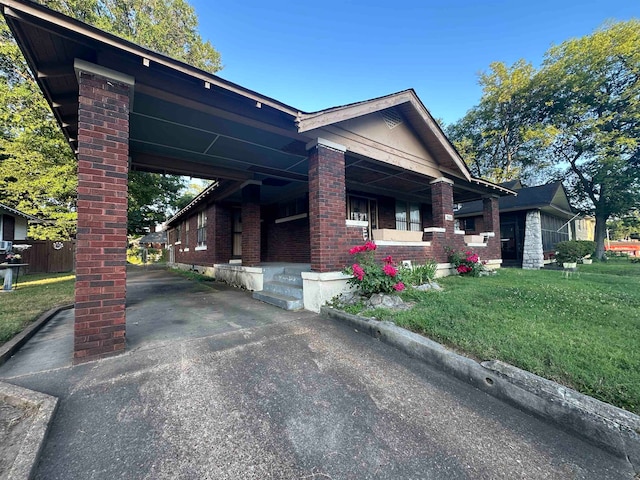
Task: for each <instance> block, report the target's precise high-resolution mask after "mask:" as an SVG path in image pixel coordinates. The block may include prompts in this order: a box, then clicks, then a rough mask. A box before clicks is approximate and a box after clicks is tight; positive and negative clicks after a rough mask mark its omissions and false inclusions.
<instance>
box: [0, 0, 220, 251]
mask: <svg viewBox="0 0 640 480" xmlns="http://www.w3.org/2000/svg"><path fill="white" fill-rule="evenodd" d="M40 3H42V4H44V5H46V6H48V7H50V8H53V9H55V10H58V11H60V12H62V13H64V14H66V15H69V16H72V17H75V18H78V19H79V20H82V21H84V22H87V23H90V24H93V25H95V26H97V27H98V28H102V29H104V30H107V31H110V32H112V33H115V34H116V35H119V36H121V37H125V38H127V39H130V40H132V41H134V42H136V43H139V44H141V45H144V46H146V47H149V48H151V49H154V50H156V51H159V52H162V53H165V54H167V55H169V56H172V57H174V58H177V59H180V60H183V61H185V62H187V63H190V64H192V65H194V66H196V67H199V68H202V69H204V70H208V71H210V72H216V71H217V70H219V69H220V68H221V64H220V55H219V53H218V52H217V51H216V50H215V48H214V47H213V46H212V45H211V44H210V42H208V41H207V42H205V41H203V40H202V38H201V37H200V35H199V34H198V30H197V27H198V20H197V16H196V14H195V11H194V9H193V7H191V6H190V5H189V4H188V3H187V2H185V1H184V0H41V2H40ZM0 98H2V102H0V198H2V202H3V203H5V204H8V205H9V206H12V207H14V208H18V209H19V210H21V211H24V212H26V213H29V214H32V215H36V216H38V217H40V218H45V219H48V220H50V223H48V224H45V225H37V226H34V227H31V229H30V231H29V234H30V235H31V236H32V237H33V238H52V239H63V238H69V237H70V236H73V235H74V234H75V230H76V188H77V175H76V160H75V157H74V156H73V153H72V152H71V150H70V149H69V147H68V144H67V142H66V140H65V138H64V136H63V135H62V132H61V131H60V128H59V127H58V125H57V123H56V121H55V119H54V117H53V115H52V113H51V111H50V110H49V107H48V105H47V102H46V101H45V100H44V97H43V96H42V94H41V92H40V90H39V88H38V86H37V84H36V83H35V81H34V79H33V77H32V75H31V72H30V71H29V69H28V67H27V64H26V62H25V61H24V59H23V57H22V54H21V52H20V50H19V48H18V46H17V45H16V43H15V42H14V40H13V38H12V36H11V33H10V31H9V29H8V27H7V25H6V23H5V22H4V20H3V19H0ZM181 187H182V182H181V180H179V179H169V178H168V177H162V176H157V175H152V174H148V173H142V172H132V173H131V184H130V199H129V201H130V208H129V217H130V224H131V229H132V231H134V232H137V231H140V229H141V228H144V226H148V224H149V222H151V221H152V219H154V220H157V219H160V217H161V214H160V209H161V207H162V206H167V205H169V204H170V202H171V201H174V200H175V199H176V197H177V192H178V191H179V190H180V188H181ZM154 189H156V190H155V191H154ZM146 202H149V203H148V205H147V203H146ZM161 220H164V217H162V219H161ZM161 220H160V221H161Z"/></svg>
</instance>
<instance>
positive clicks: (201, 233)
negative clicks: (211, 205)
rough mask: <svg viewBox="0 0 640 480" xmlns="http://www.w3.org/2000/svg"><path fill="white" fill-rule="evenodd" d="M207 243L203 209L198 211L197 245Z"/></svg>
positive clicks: (205, 217) (201, 245)
mask: <svg viewBox="0 0 640 480" xmlns="http://www.w3.org/2000/svg"><path fill="white" fill-rule="evenodd" d="M206 244H207V212H206V210H203V211H202V212H199V213H198V246H199V247H204V246H205V245H206Z"/></svg>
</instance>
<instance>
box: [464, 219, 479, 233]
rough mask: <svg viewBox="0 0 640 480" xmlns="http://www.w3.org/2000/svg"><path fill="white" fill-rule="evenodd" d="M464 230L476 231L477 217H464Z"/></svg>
mask: <svg viewBox="0 0 640 480" xmlns="http://www.w3.org/2000/svg"><path fill="white" fill-rule="evenodd" d="M461 226H462V230H464V231H465V232H475V231H476V219H475V218H463V219H462V222H461Z"/></svg>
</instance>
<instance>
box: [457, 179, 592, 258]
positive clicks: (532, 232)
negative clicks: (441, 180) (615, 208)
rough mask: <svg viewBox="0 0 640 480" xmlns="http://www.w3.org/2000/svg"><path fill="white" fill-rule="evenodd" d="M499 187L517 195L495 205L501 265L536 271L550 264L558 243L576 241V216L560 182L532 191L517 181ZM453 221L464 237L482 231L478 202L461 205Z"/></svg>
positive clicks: (541, 186)
mask: <svg viewBox="0 0 640 480" xmlns="http://www.w3.org/2000/svg"><path fill="white" fill-rule="evenodd" d="M501 185H502V186H503V187H505V188H509V189H511V190H514V191H515V192H516V193H517V196H515V197H512V196H509V197H502V198H500V201H499V203H500V237H501V238H500V240H501V243H502V248H501V250H502V260H503V264H504V265H511V266H521V267H522V268H533V269H535V268H540V267H542V266H543V265H544V264H545V262H548V261H550V259H551V257H552V256H553V254H554V252H555V245H556V244H557V243H558V242H561V241H563V240H571V239H575V237H576V235H575V227H574V226H573V225H572V223H573V221H574V219H576V218H577V216H576V214H575V212H573V210H572V208H571V205H570V204H569V200H568V198H567V194H566V192H565V190H564V187H563V186H562V183H561V182H554V183H549V184H547V185H540V186H536V187H523V186H522V184H521V183H520V182H519V181H512V182H506V183H503V184H501ZM456 220H457V224H458V228H459V229H460V230H463V231H465V232H466V233H467V234H469V233H471V234H473V233H476V232H478V231H482V230H483V229H484V227H483V223H482V222H483V219H482V204H481V202H478V201H476V202H471V203H465V204H463V205H462V207H461V208H460V209H459V210H458V211H457V212H456ZM587 225H588V223H586V222H585V223H584V224H583V225H582V226H583V227H584V228H585V229H586V228H587ZM589 228H591V227H589ZM585 231H586V230H585ZM591 235H593V233H591Z"/></svg>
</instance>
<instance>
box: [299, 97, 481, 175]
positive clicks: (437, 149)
mask: <svg viewBox="0 0 640 480" xmlns="http://www.w3.org/2000/svg"><path fill="white" fill-rule="evenodd" d="M394 107H395V108H397V109H398V110H399V111H400V112H401V113H402V115H403V116H404V117H406V118H407V119H408V120H409V122H410V123H411V125H412V127H413V129H414V131H415V132H416V134H417V135H418V137H419V138H420V139H421V140H422V141H423V142H424V143H425V145H427V147H428V148H429V150H431V151H432V152H433V153H434V154H435V155H436V156H437V158H438V161H439V162H441V163H442V164H444V165H445V166H447V167H449V168H451V169H453V170H456V171H459V172H460V173H461V174H462V175H463V177H464V178H465V179H466V180H468V181H470V180H471V178H472V177H471V172H470V171H469V168H468V167H467V165H466V164H465V162H464V160H463V159H462V157H461V156H460V154H459V153H458V151H457V150H456V149H455V147H454V146H453V144H452V143H451V142H450V141H449V139H448V138H447V136H446V135H445V134H444V132H443V131H442V129H441V128H440V125H438V122H436V121H435V119H434V118H433V116H432V115H431V113H429V111H428V110H427V108H426V107H425V106H424V104H423V103H422V101H421V100H420V98H419V97H418V95H417V94H416V92H415V91H414V90H413V89H408V90H403V91H401V92H397V93H392V94H390V95H385V96H383V97H378V98H373V99H371V100H365V101H362V102H356V103H351V104H348V105H342V106H338V107H333V108H328V109H326V110H320V111H318V112H313V113H299V114H298V117H297V119H296V124H297V126H298V131H299V132H300V133H304V132H307V131H310V130H314V129H317V128H322V127H326V126H329V125H333V124H336V123H339V122H343V121H346V120H351V119H353V118H357V117H361V116H364V115H367V114H370V113H375V112H379V111H382V110H386V109H388V108H394Z"/></svg>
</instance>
